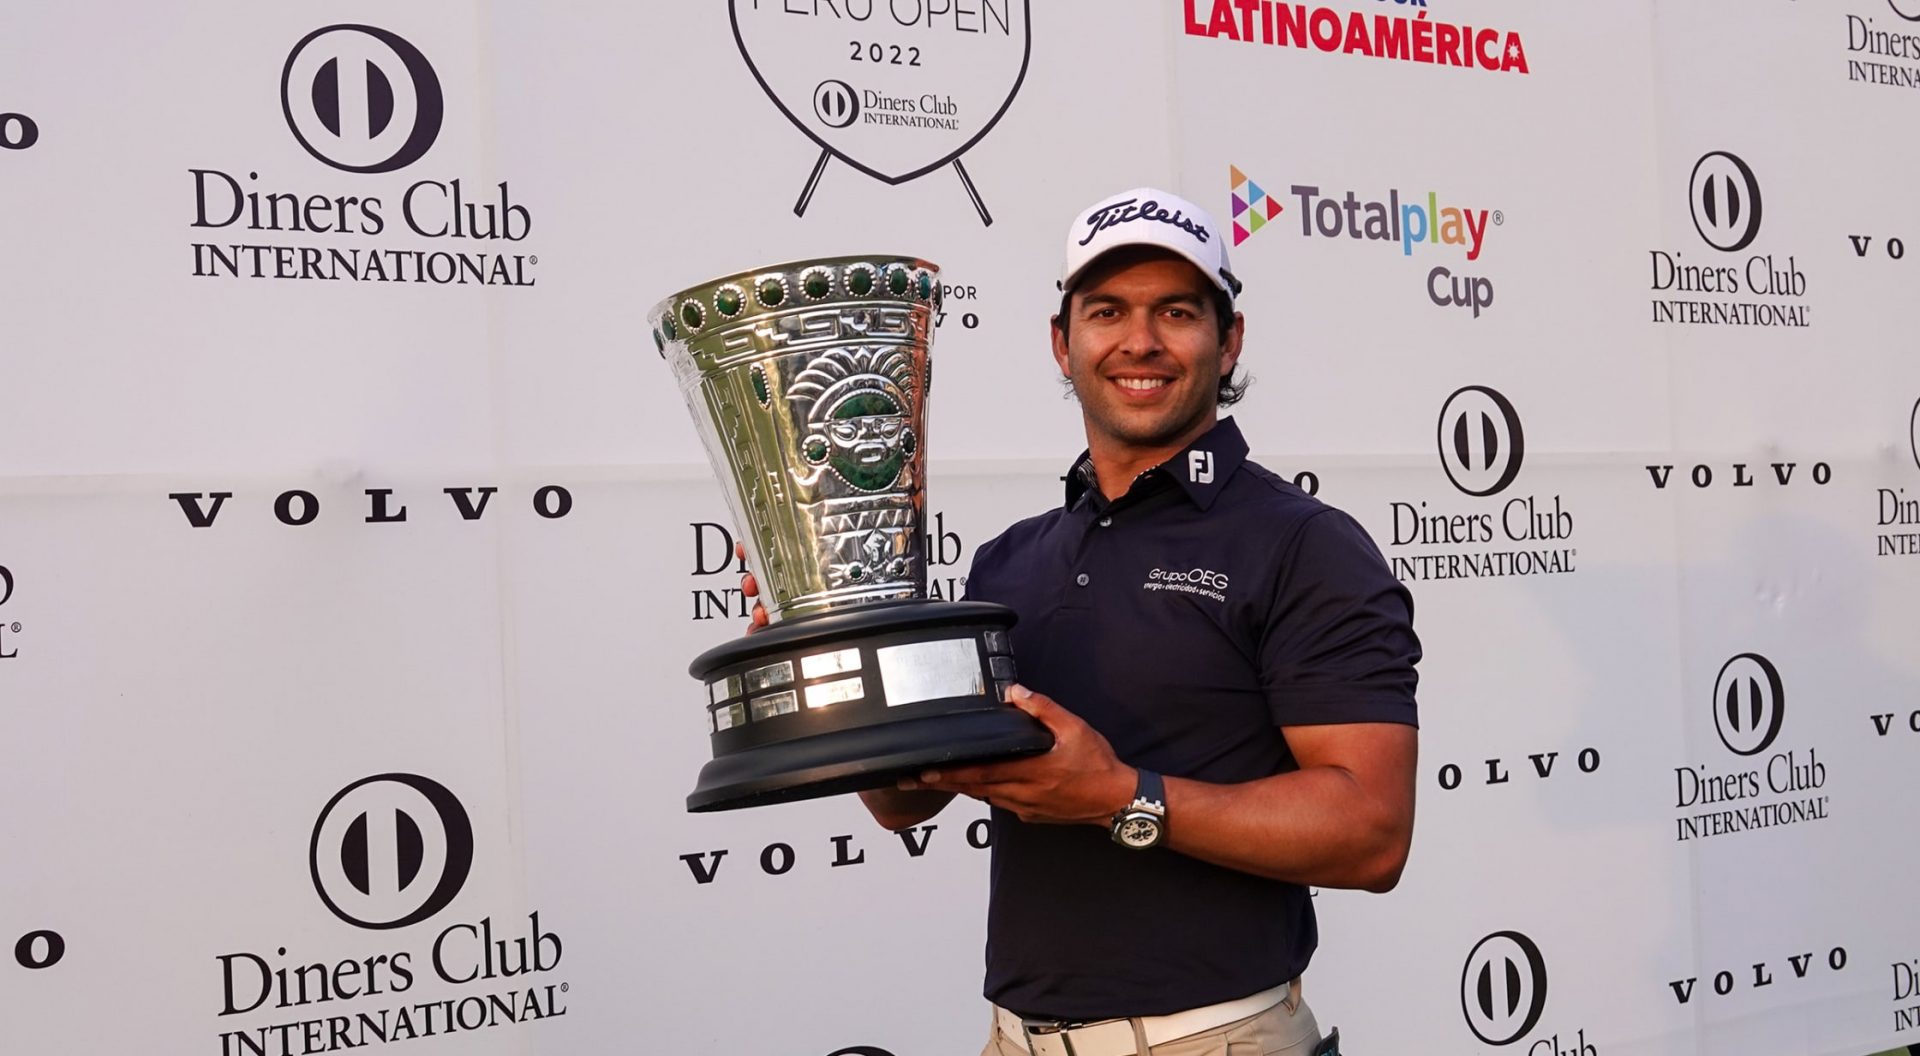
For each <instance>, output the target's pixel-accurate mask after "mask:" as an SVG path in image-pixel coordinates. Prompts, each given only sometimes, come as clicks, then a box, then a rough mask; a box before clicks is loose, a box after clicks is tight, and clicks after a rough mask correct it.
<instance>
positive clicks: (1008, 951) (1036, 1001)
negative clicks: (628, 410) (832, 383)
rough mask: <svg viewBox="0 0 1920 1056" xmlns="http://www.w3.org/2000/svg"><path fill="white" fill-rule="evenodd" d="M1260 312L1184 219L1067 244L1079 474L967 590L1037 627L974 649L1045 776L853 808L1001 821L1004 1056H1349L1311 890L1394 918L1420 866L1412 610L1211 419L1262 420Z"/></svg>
mask: <svg viewBox="0 0 1920 1056" xmlns="http://www.w3.org/2000/svg"><path fill="white" fill-rule="evenodd" d="M1239 287H1240V284H1239V282H1238V280H1237V279H1235V278H1234V276H1233V274H1232V272H1231V271H1230V270H1229V268H1228V262H1227V254H1226V246H1225V242H1224V239H1223V238H1222V237H1221V231H1220V229H1219V227H1218V226H1217V224H1216V223H1215V222H1214V220H1213V218H1212V217H1211V216H1210V215H1208V214H1207V212H1206V211H1205V210H1202V209H1200V208H1199V207H1197V206H1195V205H1193V204H1192V203H1190V202H1187V201H1184V200H1182V199H1180V198H1177V197H1175V196H1173V195H1170V194H1166V193H1163V192H1160V191H1155V190H1150V189H1140V190H1135V191H1129V192H1126V193H1124V194H1120V195H1116V196H1114V197H1112V198H1109V199H1106V200H1104V201H1102V202H1099V203H1096V204H1095V205H1094V206H1092V207H1090V208H1089V209H1088V210H1086V211H1085V212H1084V213H1082V214H1081V215H1080V216H1079V217H1078V218H1077V219H1076V220H1075V222H1074V223H1073V225H1072V227H1071V228H1070V230H1069V232H1068V239H1067V249H1066V261H1065V266H1064V268H1063V272H1062V277H1061V281H1060V288H1061V291H1062V300H1061V305H1060V311H1059V314H1058V315H1057V316H1055V317H1054V319H1053V324H1052V348H1053V355H1054V359H1055V361H1056V362H1057V363H1058V365H1059V367H1060V371H1061V374H1062V376H1063V377H1064V378H1065V379H1066V380H1067V381H1068V382H1069V383H1070V384H1071V386H1072V389H1073V392H1074V394H1075V396H1076V397H1077V398H1078V401H1079V404H1080V408H1081V413H1082V417H1083V419H1084V422H1085V427H1086V435H1087V451H1086V453H1085V454H1083V455H1082V456H1081V457H1080V458H1079V459H1078V460H1077V461H1076V462H1075V463H1074V465H1073V467H1072V469H1071V470H1070V471H1069V473H1068V474H1067V481H1066V488H1065V496H1064V502H1063V504H1062V505H1061V506H1060V507H1058V508H1056V509H1053V510H1049V511H1047V512H1045V513H1042V514H1040V515H1039V516H1036V517H1031V518H1028V519H1026V520H1023V521H1020V522H1019V523H1017V524H1015V525H1013V526H1012V527H1011V528H1009V529H1007V531H1006V532H1004V533H1003V534H1001V535H1000V536H999V537H998V538H996V539H994V540H992V541H991V542H988V543H986V544H985V545H983V546H982V547H980V549H979V551H978V552H977V554H976V556H975V558H974V562H973V568H972V571H971V574H970V576H969V578H968V603H969V604H977V603H980V602H989V603H997V604H998V605H1003V606H1005V607H1007V608H1010V609H1011V610H1013V612H1014V613H1016V614H1017V615H1018V622H1017V623H1015V624H1014V625H1013V626H1012V628H1011V630H1010V631H1005V632H1001V631H998V630H994V631H985V632H981V633H982V634H983V635H990V634H994V633H1004V634H1007V635H1009V636H1010V645H1011V654H1012V658H1013V659H1017V662H1018V665H1019V671H1018V675H1017V682H1016V681H1011V680H1009V681H1007V682H1004V683H1002V684H1000V685H996V686H995V688H994V692H993V694H992V695H1001V692H1002V690H1004V699H1005V702H1006V706H1004V707H1003V708H1002V711H1003V712H1016V709H1017V713H1024V715H1026V716H1030V717H1031V718H1032V719H1033V720H1035V721H1037V723H1038V724H1039V725H1040V726H1043V727H1044V728H1045V730H1046V732H1047V733H1049V734H1051V747H1050V748H1046V750H1044V751H1039V750H1038V748H1039V747H1045V744H1044V741H1043V742H1042V743H1041V744H1040V745H1039V746H1036V745H1035V744H1033V743H1032V742H1030V741H1022V742H1020V743H1018V744H1015V743H1014V742H1013V740H1005V741H1004V743H1003V744H1001V746H999V747H994V746H992V745H988V744H986V743H984V742H982V743H981V744H980V745H978V747H979V748H981V749H983V750H980V751H974V752H971V753H959V754H952V755H950V757H951V758H953V759H954V760H955V761H954V762H951V763H948V762H940V763H930V764H926V765H923V766H920V767H919V768H917V769H914V770H912V771H911V772H908V771H905V770H902V769H900V768H898V767H896V768H894V770H895V772H896V773H899V774H901V775H902V776H900V779H899V780H898V781H897V782H896V783H895V784H894V785H893V787H884V788H878V789H876V788H873V787H871V786H872V784H873V781H872V780H868V781H866V782H864V784H866V785H867V786H868V787H866V788H865V789H864V790H862V791H861V797H862V799H863V801H864V802H865V804H866V806H867V808H868V809H869V811H870V812H871V813H872V814H873V816H874V817H875V818H876V819H877V820H878V821H879V822H880V824H882V825H884V826H886V827H887V828H889V829H902V828H906V827H909V826H912V825H917V824H919V823H921V822H923V821H925V820H927V819H928V818H930V817H932V816H933V815H934V814H936V813H938V812H939V811H940V810H941V809H943V808H944V807H945V806H946V804H947V803H948V802H949V801H951V799H952V797H953V796H954V795H956V794H959V795H966V796H971V797H973V798H976V799H980V800H984V801H985V802H987V803H989V804H990V805H991V806H992V815H993V825H994V833H993V862H992V873H991V875H992V897H991V908H990V910H989V916H988V939H987V957H986V960H987V972H986V983H985V993H986V996H987V998H988V999H989V1000H990V1001H992V1002H993V1005H994V1009H995V1020H994V1026H993V1029H992V1034H991V1036H990V1038H989V1040H988V1042H987V1045H986V1048H985V1050H984V1053H983V1056H1013V1054H1034V1056H1041V1054H1059V1056H1131V1054H1148V1053H1151V1054H1154V1056H1207V1054H1223V1053H1226V1052H1228V1051H1229V1050H1230V1049H1231V1051H1233V1052H1240V1051H1257V1052H1262V1053H1287V1054H1295V1053H1298V1054H1300V1056H1306V1054H1307V1053H1312V1052H1329V1051H1335V1047H1336V1046H1337V1040H1336V1039H1337V1032H1336V1033H1335V1034H1334V1035H1332V1036H1331V1037H1328V1038H1325V1039H1323V1038H1322V1034H1321V1031H1320V1028H1319V1027H1318V1025H1317V1024H1316V1023H1315V1020H1314V1017H1313V1014H1312V1012H1311V1011H1310V1010H1308V1008H1307V1007H1306V1005H1305V1004H1304V1003H1303V1002H1302V999H1301V986H1300V975H1301V972H1302V971H1303V970H1304V969H1305V967H1306V965H1307V962H1308V960H1309V959H1310V957H1311V956H1312V954H1313V951H1314V948H1315V945H1316V943H1317V931H1316V926H1315V921H1314V913H1313V907H1312V903H1311V902H1310V900H1309V897H1308V890H1307V889H1308V887H1309V886H1319V887H1341V888H1361V889H1365V890H1370V891H1386V890H1388V889H1390V888H1392V887H1393V886H1394V885H1395V884H1396V883H1397V881H1398V879H1399V876H1400V873H1401V870H1402V868H1403V867H1404V865H1405V862H1406V857H1407V852H1408V848H1409V845H1410V841H1411V838H1412V829H1413V804H1414V763H1415V755H1416V736H1415V721H1416V710H1415V703H1414V689H1415V684H1416V675H1415V672H1414V665H1415V663H1416V662H1417V661H1418V660H1419V657H1420V646H1419V642H1418V640H1417V639H1416V637H1415V635H1414V633H1413V629H1412V600H1411V598H1410V597H1409V595H1408V594H1407V592H1406V590H1405V589H1404V588H1403V587H1402V586H1401V585H1400V583H1399V582H1398V581H1397V580H1395V579H1394V578H1393V576H1392V575H1391V574H1390V573H1389V571H1388V570H1387V568H1386V565H1385V563H1384V561H1383V560H1382V559H1381V557H1380V555H1379V552H1378V550H1377V549H1376V548H1375V547H1374V545H1373V543H1372V542H1371V540H1369V539H1368V537H1367V536H1366V534H1365V532H1364V531H1363V530H1362V529H1361V528H1360V527H1359V526H1358V525H1357V524H1356V523H1355V522H1354V521H1353V520H1352V519H1351V518H1350V517H1348V516H1347V515H1346V514H1344V513H1342V512H1340V511H1338V510H1335V509H1333V508H1331V507H1328V506H1326V505H1324V504H1322V503H1320V502H1319V501H1317V500H1316V499H1314V498H1312V497H1310V496H1308V495H1306V494H1305V493H1304V492H1302V491H1300V490H1299V489H1298V488H1296V487H1294V486H1293V485H1292V484H1290V483H1288V482H1287V481H1285V480H1283V479H1281V478H1280V477H1278V476H1276V475H1274V474H1272V473H1270V472H1268V471H1267V470H1266V469H1264V468H1262V467H1261V466H1259V465H1257V464H1255V463H1253V462H1251V461H1249V460H1247V458H1246V455H1247V446H1246V444H1245V442H1244V441H1243V440H1242V438H1241V435H1240V432H1239V430H1238V428H1237V427H1236V426H1235V425H1234V423H1233V421H1232V420H1231V419H1226V420H1221V419H1220V418H1219V408H1220V407H1221V406H1222V405H1225V404H1231V403H1232V402H1234V401H1235V400H1237V399H1239V397H1240V395H1241V392H1242V390H1243V388H1244V383H1243V382H1236V381H1235V380H1234V371H1235V367H1236V366H1237V364H1238V362H1239V358H1240V355H1241V349H1242V342H1243V340H1244V335H1245V322H1244V319H1243V317H1242V316H1241V315H1240V314H1239V313H1238V312H1237V311H1236V310H1235V300H1234V299H1235V296H1236V295H1237V294H1238V292H1239ZM753 567H754V568H755V569H756V570H762V569H763V566H762V565H761V564H760V563H759V561H757V560H756V561H755V562H754V565H753ZM757 578H760V577H752V576H750V577H748V580H747V582H746V584H745V585H746V586H747V587H748V588H749V592H750V593H753V592H755V591H757V590H758V588H761V587H764V586H765V585H766V584H765V583H764V582H756V581H755V580H756V579H757ZM774 600H776V601H777V600H779V597H778V592H776V595H775V599H774ZM922 604H931V603H922ZM988 608H991V606H988ZM985 612H986V610H985V609H983V610H981V613H976V614H975V615H974V617H972V618H974V619H975V620H976V622H977V621H979V620H981V619H985V616H984V615H983V614H984V613H985ZM765 622H766V617H765V615H764V614H762V613H760V612H756V614H755V624H756V627H758V626H759V625H761V624H764V623H765ZM802 622H804V621H802ZM962 622H964V621H962ZM989 622H990V621H989ZM985 625H986V624H985V623H981V624H980V626H985ZM784 626H785V625H782V626H777V627H775V628H774V629H772V630H769V631H762V632H760V633H757V634H753V635H750V636H749V638H748V639H747V640H748V641H753V640H754V639H759V638H762V637H764V636H766V635H772V634H781V633H785V631H784ZM997 626H998V625H996V627H997ZM967 633H972V632H971V631H968V632H967ZM982 640H983V641H984V640H986V639H985V638H984V637H983V638H982ZM982 648H983V651H982V654H981V655H982V656H988V654H989V652H990V650H987V649H986V647H984V646H983V647H982ZM991 659H1002V658H998V657H992V658H991ZM1013 659H1008V660H1007V664H1006V665H1003V667H1004V669H1005V672H1006V673H1011V664H1012V662H1013ZM699 666H700V665H699V662H696V668H698V667H699ZM1003 733H1004V734H1006V735H1007V736H1009V737H1010V736H1011V733H1010V732H1009V731H996V732H995V733H994V734H993V736H994V737H998V736H1001V735H1002V734H1003ZM988 739H989V740H991V739H992V737H989V738H988ZM716 750H718V740H716ZM1036 753H1037V754H1036ZM966 756H970V758H969V757H966ZM896 758H897V759H903V758H904V756H900V757H896ZM982 758H985V759H988V760H989V761H984V762H982V761H978V760H980V759H982ZM996 760H997V761H996ZM868 776H869V777H871V776H872V774H871V772H870V773H869V775H868ZM839 787H842V788H844V787H852V786H849V785H841V786H839Z"/></svg>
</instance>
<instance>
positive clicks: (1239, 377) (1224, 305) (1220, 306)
mask: <svg viewBox="0 0 1920 1056" xmlns="http://www.w3.org/2000/svg"><path fill="white" fill-rule="evenodd" d="M1207 292H1208V293H1210V294H1211V295H1212V304H1213V323H1214V325H1215V326H1216V327H1218V328H1219V331H1220V340H1221V342H1222V343H1224V342H1225V341H1226V340H1227V330H1228V329H1229V328H1231V327H1232V326H1233V295H1232V294H1229V293H1228V292H1227V291H1225V290H1223V289H1221V288H1219V287H1218V286H1214V285H1211V284H1209V285H1208V286H1207ZM1072 311H1073V291H1072V290H1068V291H1067V292H1066V293H1063V294H1061V295H1060V314H1058V315H1056V316H1054V317H1053V325H1055V326H1057V327H1059V328H1060V336H1062V337H1065V336H1066V335H1067V333H1068V329H1067V328H1068V326H1069V325H1070V323H1071V321H1072V319H1073V315H1072ZM1062 380H1067V383H1068V386H1069V388H1071V386H1072V381H1071V380H1069V379H1062ZM1252 381H1253V379H1252V378H1249V377H1247V372H1246V371H1244V370H1242V369H1240V367H1239V366H1238V365H1236V366H1235V367H1234V368H1233V372H1232V373H1230V374H1228V375H1227V376H1226V377H1224V378H1221V379H1220V391H1219V398H1220V406H1222V407H1231V406H1233V405H1234V404H1236V403H1239V402H1240V398H1241V397H1242V396H1245V395H1246V394H1247V385H1248V384H1249V383H1251V382H1252Z"/></svg>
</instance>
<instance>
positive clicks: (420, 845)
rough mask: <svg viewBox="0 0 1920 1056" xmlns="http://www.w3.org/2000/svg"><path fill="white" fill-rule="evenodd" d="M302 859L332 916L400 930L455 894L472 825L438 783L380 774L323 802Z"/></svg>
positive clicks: (466, 865) (463, 877)
mask: <svg viewBox="0 0 1920 1056" xmlns="http://www.w3.org/2000/svg"><path fill="white" fill-rule="evenodd" d="M307 858H308V865H309V867H310V868H311V870H312V872H313V886H314V889H315V890H316V891H318V892H319V893H320V899H321V901H323V902H325V903H326V904H327V908H328V909H330V910H332V911H333V914H334V916H337V917H339V918H340V919H341V920H344V921H346V922H347V923H349V924H353V925H355V926H357V927H362V928H374V929H386V928H404V927H406V926H407V925H409V924H417V923H419V922H420V921H423V920H425V919H427V918H428V917H431V916H433V915H434V914H435V913H438V912H440V911H441V910H442V909H445V908H446V907H447V904H448V903H450V902H452V901H453V898H454V896H455V895H458V894H459V893H460V888H461V887H462V885H464V884H465V883H466V882H467V872H468V870H469V869H471V868H472V866H473V825H472V823H471V822H469V821H468V819H467V811H466V808H464V807H462V806H461V805H460V801H459V800H458V799H455V798H454V795H453V793H451V792H449V791H447V789H446V787H445V786H443V785H441V784H440V783H439V782H437V781H433V780H430V779H428V778H424V777H420V776H418V775H416V774H380V775H378V776H375V777H369V778H365V779H363V780H360V781H356V782H354V783H353V784H351V785H348V786H347V787H346V788H343V789H341V790H340V792H339V794H338V795H336V796H334V797H333V799H332V801H331V802H329V803H328V804H327V805H326V808H325V809H323V810H322V811H321V812H320V820H319V821H317V822H315V823H314V826H313V842H312V847H311V848H310V850H309V851H308V855H307Z"/></svg>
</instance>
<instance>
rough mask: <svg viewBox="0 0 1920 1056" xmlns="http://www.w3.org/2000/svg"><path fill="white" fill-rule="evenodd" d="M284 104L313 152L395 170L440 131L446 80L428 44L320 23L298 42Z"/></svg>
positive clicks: (359, 167) (350, 166)
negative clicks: (424, 47) (433, 61)
mask: <svg viewBox="0 0 1920 1056" xmlns="http://www.w3.org/2000/svg"><path fill="white" fill-rule="evenodd" d="M280 107H281V109H282V111H284V112H285V114H286V118H287V127H288V128H290V129H292V130H293V134H294V136H295V137H296V138H298V139H299V140H300V145H301V146H303V147H305V148H307V153H309V154H312V155H313V156H314V157H316V158H318V159H320V160H321V161H323V162H325V163H327V164H328V165H331V166H333V167H334V168H336V169H345V170H346V171H348V172H392V171H393V170H395V169H400V168H405V167H406V166H408V165H411V164H413V163H414V162H416V161H419V160H420V158H421V157H422V156H423V155H424V154H426V152H427V148H429V147H431V146H433V141H434V139H435V138H437V137H438V136H439V135H440V121H441V117H442V115H443V112H444V101H443V99H442V97H441V94H440V78H439V77H438V76H437V75H436V74H435V73H434V72H433V65H432V64H431V63H429V62H428V61H427V57H426V56H425V55H422V54H421V53H420V49H419V48H416V47H414V46H413V45H412V44H411V43H409V42H408V41H406V40H405V39H403V38H401V37H400V36H399V35H397V34H394V33H389V32H387V31H386V30H384V29H380V28H378V27H377V26H358V25H339V26H328V27H326V28H325V29H317V30H315V31H313V32H312V33H310V34H308V35H307V36H306V38H305V39H303V40H301V41H300V43H298V44H295V45H294V46H293V51H292V52H291V53H290V54H289V55H288V56H287V65H286V68H285V70H283V71H282V72H281V75H280Z"/></svg>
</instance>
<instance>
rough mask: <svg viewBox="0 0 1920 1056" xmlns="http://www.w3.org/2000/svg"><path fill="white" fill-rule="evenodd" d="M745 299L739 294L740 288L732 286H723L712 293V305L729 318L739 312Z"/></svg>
mask: <svg viewBox="0 0 1920 1056" xmlns="http://www.w3.org/2000/svg"><path fill="white" fill-rule="evenodd" d="M745 301H746V298H744V297H742V296H741V295H740V290H739V289H738V288H737V287H733V286H723V287H721V288H720V292H719V293H716V294H714V295H713V306H714V307H715V308H718V309H720V314H721V315H724V316H726V317H727V318H729V319H731V318H733V317H734V316H736V315H739V314H740V309H741V308H742V307H743V306H744V304H745Z"/></svg>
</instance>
